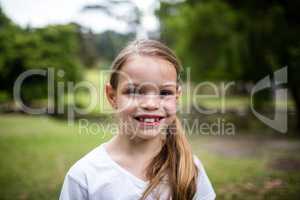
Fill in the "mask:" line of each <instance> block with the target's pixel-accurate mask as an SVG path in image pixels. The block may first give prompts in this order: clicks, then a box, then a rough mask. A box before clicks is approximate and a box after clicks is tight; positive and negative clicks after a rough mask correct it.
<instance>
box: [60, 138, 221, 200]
mask: <svg viewBox="0 0 300 200" xmlns="http://www.w3.org/2000/svg"><path fill="white" fill-rule="evenodd" d="M105 144H106V143H103V144H101V145H100V146H98V147H96V148H95V149H94V150H92V151H91V152H89V153H88V154H86V155H85V156H84V157H83V158H81V159H80V160H79V161H77V162H76V163H75V164H74V165H73V166H72V167H71V168H70V169H69V171H68V173H67V175H66V177H65V180H64V183H63V187H62V190H61V194H60V198H59V199H60V200H138V199H139V198H140V197H141V196H142V194H143V192H144V190H145V189H146V188H147V185H148V184H149V181H147V182H145V181H143V180H141V179H139V178H138V177H136V176H134V175H133V174H131V173H130V172H129V171H127V170H126V169H124V168H122V167H121V166H120V165H119V164H117V163H116V162H115V161H114V160H112V158H111V157H110V155H109V154H108V153H107V151H106V149H105V147H104V146H105ZM194 161H195V163H196V165H197V166H198V169H199V176H198V183H197V192H196V194H195V196H194V200H213V199H215V197H216V194H215V192H214V190H213V188H212V185H211V183H210V181H209V179H208V177H207V175H206V173H205V171H204V168H203V166H202V164H201V162H200V160H199V159H198V158H197V157H196V156H194ZM159 188H160V189H159V190H158V189H156V190H155V191H164V192H165V193H167V191H168V189H167V188H165V187H164V186H163V184H162V185H161V186H160V187H159ZM152 193H153V194H152ZM152 193H151V195H149V196H148V198H147V200H154V199H156V198H155V195H154V193H155V192H152ZM160 199H164V195H161V198H160Z"/></svg>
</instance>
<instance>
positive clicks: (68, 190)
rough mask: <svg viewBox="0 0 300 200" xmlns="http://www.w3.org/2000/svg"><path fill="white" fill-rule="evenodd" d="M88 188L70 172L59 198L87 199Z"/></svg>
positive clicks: (62, 199)
mask: <svg viewBox="0 0 300 200" xmlns="http://www.w3.org/2000/svg"><path fill="white" fill-rule="evenodd" d="M87 199H88V193H87V189H86V188H84V187H83V186H82V185H81V184H80V183H79V182H78V181H76V180H75V179H74V178H73V177H72V176H70V175H69V174H67V175H66V177H65V180H64V183H63V186H62V189H61V193H60V197H59V200H87Z"/></svg>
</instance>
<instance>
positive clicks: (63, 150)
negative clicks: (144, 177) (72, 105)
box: [0, 115, 108, 199]
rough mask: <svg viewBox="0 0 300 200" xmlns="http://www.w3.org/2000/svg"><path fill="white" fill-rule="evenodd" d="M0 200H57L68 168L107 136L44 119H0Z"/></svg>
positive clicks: (1, 117) (24, 117)
mask: <svg viewBox="0 0 300 200" xmlns="http://www.w3.org/2000/svg"><path fill="white" fill-rule="evenodd" d="M0 127H1V128H0V157H1V162H0V188H1V189H0V197H1V199H57V198H58V195H59V191H60V188H61V184H62V182H63V178H64V176H65V173H66V171H67V170H68V168H69V167H70V166H71V165H72V164H73V163H74V162H75V161H76V160H78V159H79V158H80V157H81V156H83V155H84V154H85V153H87V152H88V151H90V150H91V149H92V148H94V147H96V146H97V145H99V144H100V143H102V142H103V141H104V140H107V137H108V136H105V137H104V134H102V133H101V132H99V133H98V134H93V135H87V134H80V132H79V129H78V126H77V125H75V126H73V127H69V126H68V125H67V124H66V123H65V122H61V121H57V120H54V119H51V118H46V117H28V116H20V115H2V116H0Z"/></svg>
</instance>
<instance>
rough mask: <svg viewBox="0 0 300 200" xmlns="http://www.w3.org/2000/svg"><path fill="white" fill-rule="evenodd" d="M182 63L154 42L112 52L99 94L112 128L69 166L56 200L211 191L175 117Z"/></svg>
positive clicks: (205, 197)
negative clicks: (112, 117)
mask: <svg viewBox="0 0 300 200" xmlns="http://www.w3.org/2000/svg"><path fill="white" fill-rule="evenodd" d="M180 72H181V65H180V64H179V62H178V60H177V58H176V57H175V55H174V54H173V53H172V51H171V50H170V49H169V48H167V47H166V46H165V45H163V44H162V43H160V42H158V41H154V40H137V41H134V42H132V43H130V44H129V45H128V46H127V47H126V48H124V49H123V50H122V51H121V52H120V54H119V55H118V56H117V57H116V59H115V60H114V62H113V64H112V73H111V77H110V81H109V83H108V84H107V85H106V88H105V89H106V96H107V98H108V101H109V102H110V104H111V105H112V107H113V108H114V109H115V110H116V111H117V112H116V113H117V114H116V115H117V118H118V125H119V132H118V134H117V135H115V136H114V137H113V138H112V139H111V140H110V141H108V142H106V143H103V144H101V145H100V146H98V147H97V148H95V149H94V150H92V151H91V152H90V153H88V154H87V155H85V156H84V157H83V158H81V159H80V160H79V161H77V162H76V163H75V164H74V165H73V166H72V167H71V168H70V170H69V171H68V173H67V175H66V177H65V180H64V184H63V187H62V191H61V194H60V199H61V200H69V199H70V200H71V199H72V200H73V199H83V200H84V199H89V200H96V199H97V200H102V199H103V200H138V199H141V200H154V199H163V200H165V199H172V200H192V199H195V200H200V199H201V200H211V199H215V196H216V195H215V192H214V190H213V188H212V185H211V183H210V181H209V179H208V177H207V175H206V173H205V171H204V168H203V166H202V164H201V162H200V161H199V160H198V158H197V157H196V156H193V154H192V152H191V147H190V145H189V143H188V141H187V139H186V137H185V135H184V132H183V130H182V127H181V126H180V121H179V120H178V119H177V117H176V108H177V106H176V104H177V102H178V99H179V97H180V95H181V87H180V84H179V81H180V79H179V77H180Z"/></svg>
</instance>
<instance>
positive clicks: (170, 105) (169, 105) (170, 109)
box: [163, 99, 177, 115]
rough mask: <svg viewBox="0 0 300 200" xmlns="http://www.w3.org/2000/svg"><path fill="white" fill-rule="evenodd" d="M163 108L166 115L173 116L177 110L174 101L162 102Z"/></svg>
mask: <svg viewBox="0 0 300 200" xmlns="http://www.w3.org/2000/svg"><path fill="white" fill-rule="evenodd" d="M163 108H164V109H165V110H166V112H167V114H168V115H175V114H176V110H177V105H176V99H172V100H167V101H164V102H163Z"/></svg>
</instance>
